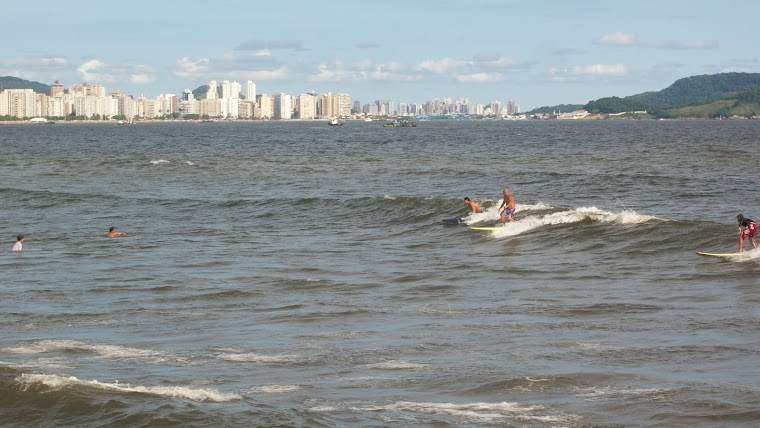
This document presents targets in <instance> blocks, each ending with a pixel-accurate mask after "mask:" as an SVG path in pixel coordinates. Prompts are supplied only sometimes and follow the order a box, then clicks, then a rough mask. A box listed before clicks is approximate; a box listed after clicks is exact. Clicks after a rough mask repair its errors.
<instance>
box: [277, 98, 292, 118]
mask: <svg viewBox="0 0 760 428" xmlns="http://www.w3.org/2000/svg"><path fill="white" fill-rule="evenodd" d="M290 110H291V107H290V95H288V94H283V93H282V92H280V93H278V94H276V95H275V96H274V118H275V119H290V118H291V117H292V116H291V111H290Z"/></svg>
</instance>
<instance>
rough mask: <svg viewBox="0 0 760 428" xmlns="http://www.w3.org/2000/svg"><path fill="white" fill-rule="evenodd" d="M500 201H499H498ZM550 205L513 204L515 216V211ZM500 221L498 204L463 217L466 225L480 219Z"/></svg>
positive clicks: (533, 209) (535, 209) (541, 208)
mask: <svg viewBox="0 0 760 428" xmlns="http://www.w3.org/2000/svg"><path fill="white" fill-rule="evenodd" d="M499 203H501V202H499ZM551 208H552V206H551V205H547V204H544V203H543V202H538V203H536V204H515V216H516V215H517V213H525V212H526V211H540V210H548V209H551ZM492 220H499V221H501V215H500V214H499V206H498V205H496V206H493V207H489V208H484V209H483V212H482V213H470V214H468V215H467V216H466V217H464V223H465V224H467V225H471V224H476V223H480V222H482V221H492Z"/></svg>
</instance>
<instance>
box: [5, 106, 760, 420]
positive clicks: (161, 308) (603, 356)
mask: <svg viewBox="0 0 760 428" xmlns="http://www.w3.org/2000/svg"><path fill="white" fill-rule="evenodd" d="M381 125H382V123H381V122H372V123H366V122H348V123H346V124H345V125H344V126H341V127H329V126H327V124H326V123H324V122H311V123H298V122H295V123H222V122H217V123H164V124H147V123H146V124H135V125H131V126H115V125H108V124H97V125H91V124H57V125H53V126H41V125H0V201H2V203H1V204H0V214H1V217H0V218H2V222H1V223H0V237H2V239H1V240H0V270H2V273H3V275H2V280H1V281H0V403H2V405H0V425H2V426H19V427H21V426H24V427H26V426H173V425H181V426H199V427H200V426H275V425H277V426H328V427H331V426H351V425H354V426H376V427H381V426H437V427H460V426H472V427H480V426H488V427H491V426H536V427H543V426H546V427H553V426H563V427H590V426H597V427H598V426H670V427H677V426H754V425H756V424H757V423H758V421H760V353H759V351H760V311H759V310H758V305H760V280H759V279H758V276H759V275H758V274H760V253H758V251H746V254H745V256H743V257H741V258H737V259H733V260H724V259H713V258H704V257H699V256H697V255H696V254H695V252H697V251H708V252H734V251H736V249H737V247H738V235H737V232H738V228H737V223H736V221H735V218H736V215H737V214H739V213H743V214H744V215H745V216H746V217H749V218H757V219H758V220H760V192H758V190H757V178H758V156H757V154H758V149H759V148H760V122H757V121H599V122H585V121H582V122H579V121H521V122H513V121H501V122H497V121H492V122H467V121H440V122H436V121H431V122H420V123H419V126H418V127H417V128H383V127H382V126H381ZM504 187H507V188H509V190H510V193H512V194H513V195H514V197H515V200H516V202H517V213H516V217H517V218H518V222H516V223H513V224H508V225H507V227H505V228H504V229H503V230H499V231H497V232H478V231H473V230H470V229H469V228H468V226H474V225H475V226H494V225H497V224H500V221H499V216H498V214H497V212H496V207H497V205H498V204H499V202H500V200H499V198H500V196H501V191H502V189H503V188H504ZM465 196H467V197H470V198H471V199H473V200H475V201H477V202H478V203H480V204H482V205H483V206H484V207H485V212H484V213H482V214H477V215H466V216H465V219H464V220H465V221H464V223H461V224H453V225H452V224H445V223H443V222H442V221H441V220H442V219H444V218H448V217H454V216H460V215H465V214H466V207H465V206H464V204H463V201H462V199H463V198H464V197H465ZM112 226H113V227H115V228H116V230H117V231H121V232H126V233H127V234H128V236H126V237H123V238H117V239H108V238H105V237H104V235H105V234H106V232H107V231H108V228H109V227H112ZM18 234H23V235H24V236H25V241H24V250H25V251H23V252H22V253H13V252H11V251H10V250H11V247H12V246H13V244H14V242H15V237H16V235H18ZM745 248H751V247H748V244H746V243H745Z"/></svg>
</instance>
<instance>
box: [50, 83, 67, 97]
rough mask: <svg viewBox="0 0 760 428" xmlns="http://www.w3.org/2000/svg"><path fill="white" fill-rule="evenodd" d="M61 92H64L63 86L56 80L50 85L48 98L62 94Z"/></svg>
mask: <svg viewBox="0 0 760 428" xmlns="http://www.w3.org/2000/svg"><path fill="white" fill-rule="evenodd" d="M63 92H64V91H63V85H62V84H60V83H58V81H57V80H56V81H55V83H53V84H52V85H50V96H51V97H54V96H56V95H58V94H63Z"/></svg>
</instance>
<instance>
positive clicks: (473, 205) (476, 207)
mask: <svg viewBox="0 0 760 428" xmlns="http://www.w3.org/2000/svg"><path fill="white" fill-rule="evenodd" d="M464 204H465V205H467V206H468V207H470V212H471V213H482V212H483V208H480V205H478V204H476V203H475V201H471V200H470V198H464Z"/></svg>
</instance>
